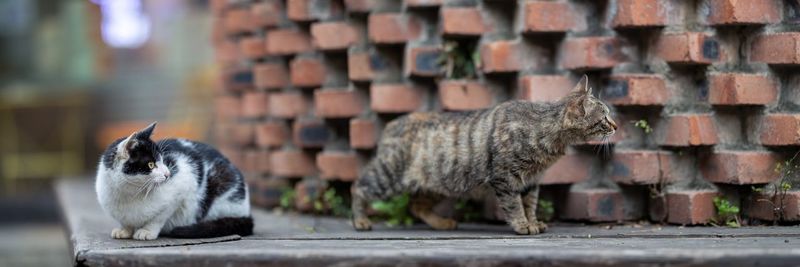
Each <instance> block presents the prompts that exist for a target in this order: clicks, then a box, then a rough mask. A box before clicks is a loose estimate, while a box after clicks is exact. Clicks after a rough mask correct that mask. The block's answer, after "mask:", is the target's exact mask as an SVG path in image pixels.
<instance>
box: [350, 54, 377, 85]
mask: <svg viewBox="0 0 800 267" xmlns="http://www.w3.org/2000/svg"><path fill="white" fill-rule="evenodd" d="M371 56H372V55H371V54H370V53H369V52H353V53H348V55H347V76H348V78H349V79H350V80H352V81H357V82H367V81H372V79H373V78H374V77H375V71H374V70H373V66H372V65H373V64H372V58H371Z"/></svg>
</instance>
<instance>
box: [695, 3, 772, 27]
mask: <svg viewBox="0 0 800 267" xmlns="http://www.w3.org/2000/svg"><path fill="white" fill-rule="evenodd" d="M779 5H780V4H779V3H778V1H773V0H706V1H705V5H704V6H703V9H702V12H703V13H704V15H705V16H706V22H707V23H708V24H711V25H741V24H772V23H777V22H780V20H781V10H780V9H779Z"/></svg>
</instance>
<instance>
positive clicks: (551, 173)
mask: <svg viewBox="0 0 800 267" xmlns="http://www.w3.org/2000/svg"><path fill="white" fill-rule="evenodd" d="M591 163H592V157H591V156H588V155H585V154H583V153H576V152H570V153H567V154H566V155H564V156H562V157H561V158H559V159H558V160H557V161H556V162H555V163H553V165H552V166H550V168H548V169H547V170H545V172H544V173H543V174H542V177H541V178H540V179H541V180H539V183H540V184H571V183H577V182H582V181H585V180H586V179H589V170H590V169H591V167H592V166H591Z"/></svg>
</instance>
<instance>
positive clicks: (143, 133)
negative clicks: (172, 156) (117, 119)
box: [134, 122, 158, 139]
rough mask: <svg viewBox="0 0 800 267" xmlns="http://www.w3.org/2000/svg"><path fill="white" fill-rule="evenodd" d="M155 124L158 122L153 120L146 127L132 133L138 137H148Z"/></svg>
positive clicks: (151, 133)
mask: <svg viewBox="0 0 800 267" xmlns="http://www.w3.org/2000/svg"><path fill="white" fill-rule="evenodd" d="M156 124H158V122H153V123H151V124H150V125H149V126H147V127H146V128H144V129H142V130H140V131H138V132H136V133H134V135H135V136H136V138H138V139H150V136H152V135H153V130H155V129H156Z"/></svg>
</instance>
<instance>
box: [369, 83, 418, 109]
mask: <svg viewBox="0 0 800 267" xmlns="http://www.w3.org/2000/svg"><path fill="white" fill-rule="evenodd" d="M369 90H370V94H369V97H370V109H372V110H373V111H375V112H378V113H404V112H412V111H416V110H418V109H419V108H420V107H421V106H422V101H423V99H424V97H425V92H424V91H423V90H422V89H420V88H417V87H414V86H412V85H408V84H372V86H370V89H369Z"/></svg>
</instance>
